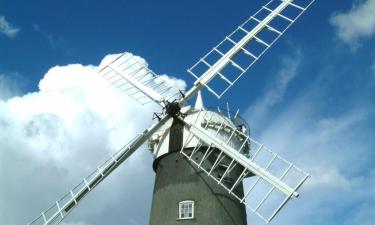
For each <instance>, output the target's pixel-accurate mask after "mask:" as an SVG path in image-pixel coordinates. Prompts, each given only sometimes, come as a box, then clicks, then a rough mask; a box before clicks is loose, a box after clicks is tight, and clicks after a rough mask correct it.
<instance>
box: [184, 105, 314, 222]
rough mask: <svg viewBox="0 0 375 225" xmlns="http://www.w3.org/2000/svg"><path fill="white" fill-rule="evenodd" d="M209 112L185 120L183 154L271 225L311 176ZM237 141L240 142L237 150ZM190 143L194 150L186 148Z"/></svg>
mask: <svg viewBox="0 0 375 225" xmlns="http://www.w3.org/2000/svg"><path fill="white" fill-rule="evenodd" d="M207 112H208V111H201V112H199V113H198V114H196V118H195V119H191V120H189V121H187V120H184V121H185V124H186V126H185V127H186V128H187V129H188V131H189V132H190V133H189V135H188V137H187V138H186V139H185V143H184V144H183V147H182V149H181V153H182V154H183V155H185V156H186V157H187V158H188V159H189V160H190V161H191V162H193V163H194V164H195V165H196V166H197V167H198V168H199V169H202V170H203V171H204V172H205V173H206V174H207V175H208V176H209V177H211V178H212V179H214V180H215V181H216V182H217V183H218V184H219V185H221V186H222V187H224V188H225V189H226V190H227V191H228V192H229V193H230V194H232V195H233V196H235V197H236V198H237V199H238V200H239V201H240V202H242V203H244V204H245V205H246V206H247V207H248V208H249V209H250V210H251V211H252V212H253V213H255V214H256V215H258V216H259V217H260V218H261V219H263V220H264V221H265V222H266V223H269V222H271V220H272V219H273V218H274V217H275V216H276V214H277V213H278V212H279V211H280V210H281V208H282V207H283V206H284V205H285V204H286V203H287V202H288V201H289V200H290V199H291V198H294V197H298V195H299V194H298V192H297V190H298V189H299V187H300V186H301V185H302V184H303V183H304V182H305V181H306V179H307V178H308V177H309V175H308V174H307V173H306V172H304V171H302V170H301V169H300V168H298V167H296V166H295V165H293V164H292V163H291V162H289V161H287V160H285V159H284V158H282V157H281V156H279V155H278V154H276V153H274V152H272V151H271V150H269V149H268V148H267V147H265V146H264V145H262V144H260V143H259V142H257V141H255V140H253V139H252V138H250V137H249V136H248V135H247V134H245V133H243V132H242V131H241V129H238V128H237V127H235V126H233V125H231V124H230V123H228V120H227V119H224V118H223V117H217V116H213V115H215V114H213V113H207ZM198 118H199V119H198ZM193 121H195V122H193ZM197 121H203V122H201V123H200V124H199V122H198V123H197ZM234 141H236V142H239V143H237V146H239V147H238V148H235V147H234V146H233V144H232V143H233V142H234ZM191 142H193V143H195V147H194V148H193V149H189V148H186V146H188V145H189V143H191ZM250 149H251V150H252V151H250ZM202 155H203V156H202ZM223 168H224V169H223ZM249 175H251V176H252V175H255V176H254V177H250V178H247V177H248V176H249ZM245 178H247V179H245ZM241 182H244V183H245V185H244V192H243V193H242V192H238V189H237V188H239V185H240V184H241Z"/></svg>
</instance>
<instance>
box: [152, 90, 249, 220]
mask: <svg viewBox="0 0 375 225" xmlns="http://www.w3.org/2000/svg"><path fill="white" fill-rule="evenodd" d="M185 110H186V117H185V120H187V121H191V122H192V123H195V124H204V123H206V124H204V125H203V126H206V127H207V128H208V130H209V131H210V132H211V133H212V134H215V133H216V132H217V130H216V128H217V127H215V126H216V125H218V124H220V123H221V122H224V123H223V124H224V125H225V126H228V127H236V128H237V129H239V130H243V129H246V125H245V123H243V121H240V119H239V117H238V115H237V116H236V118H233V119H229V118H227V117H225V116H224V115H223V114H221V113H220V112H217V111H211V110H207V109H205V108H204V106H203V102H202V98H201V95H200V93H198V96H197V102H196V104H195V106H194V107H189V108H186V109H185ZM203 115H204V116H203ZM208 117H211V121H207V120H206V121H205V119H206V118H208ZM165 126H166V127H167V128H166V129H161V130H162V132H160V133H157V134H156V135H155V136H154V137H153V138H151V141H150V147H151V150H152V152H153V154H154V155H155V160H154V163H153V168H154V170H155V172H156V179H155V187H154V195H153V203H152V209H151V216H150V225H167V224H176V221H179V222H180V223H182V222H184V221H186V223H189V220H192V221H193V224H215V225H231V224H243V225H245V224H247V222H246V209H245V205H244V204H242V203H241V202H240V201H238V200H237V199H236V198H235V197H234V196H233V195H231V194H230V193H229V192H228V191H227V190H226V189H225V188H224V187H221V186H220V185H218V183H217V182H215V180H213V179H211V178H210V177H208V176H207V175H206V174H204V173H203V172H202V171H201V170H200V169H199V168H204V169H205V170H206V171H208V170H212V171H211V174H212V176H214V177H215V178H216V179H219V180H221V183H222V184H224V185H227V186H230V185H233V184H234V182H235V181H236V180H235V179H237V177H239V176H240V174H241V172H242V171H241V169H243V168H242V167H241V169H240V168H239V167H238V168H234V170H233V171H232V172H231V173H230V174H227V175H226V176H223V175H224V173H225V170H226V169H227V168H228V167H229V165H230V163H231V161H230V160H229V159H228V158H222V159H221V160H220V162H219V161H218V162H216V166H215V167H213V165H214V164H215V161H216V159H218V156H219V154H220V150H219V149H215V148H212V147H211V148H210V147H209V146H208V145H206V144H204V143H199V141H198V139H196V138H194V137H193V136H192V135H191V134H190V133H189V131H188V130H187V129H184V125H183V124H182V123H180V122H179V121H178V120H174V121H171V124H166V125H165ZM218 136H219V137H220V138H221V139H227V140H228V139H229V138H230V133H229V132H226V131H225V130H222V131H220V132H218ZM240 139H241V138H240V137H238V136H237V135H233V137H232V138H231V140H230V141H229V142H228V143H229V145H230V146H233V147H234V148H237V149H239V148H240V147H241V140H240ZM181 150H182V153H183V154H180V151H181ZM243 153H244V154H248V153H249V146H248V145H247V144H246V146H244V148H243ZM196 163H197V164H196ZM233 192H234V193H236V194H237V195H238V196H243V195H244V194H243V188H242V183H241V182H238V184H237V185H236V187H235V188H234V189H233Z"/></svg>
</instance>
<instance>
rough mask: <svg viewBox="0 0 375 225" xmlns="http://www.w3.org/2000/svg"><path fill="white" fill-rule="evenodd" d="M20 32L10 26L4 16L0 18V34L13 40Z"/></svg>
mask: <svg viewBox="0 0 375 225" xmlns="http://www.w3.org/2000/svg"><path fill="white" fill-rule="evenodd" d="M19 32H20V29H19V28H17V27H15V26H13V25H12V24H10V23H9V22H8V21H7V20H6V19H5V17H4V16H0V33H3V34H5V35H6V36H8V37H10V38H14V37H16V36H17V34H18V33H19Z"/></svg>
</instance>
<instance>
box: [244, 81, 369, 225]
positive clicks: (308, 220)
mask: <svg viewBox="0 0 375 225" xmlns="http://www.w3.org/2000/svg"><path fill="white" fill-rule="evenodd" d="M325 75H326V74H324V75H317V77H316V79H315V81H314V82H310V83H309V86H308V87H306V88H304V91H303V94H302V95H301V96H299V97H297V98H294V99H293V98H290V99H288V102H284V103H283V104H285V106H284V107H281V108H279V110H278V112H272V108H265V110H263V111H262V112H257V113H261V114H262V115H257V114H255V115H254V114H249V115H248V118H249V120H248V121H253V118H254V117H255V118H264V117H265V119H263V120H262V123H254V124H255V126H254V124H253V123H251V124H250V125H253V126H252V127H253V129H252V130H253V131H254V132H253V133H257V135H256V136H255V137H254V138H256V139H259V140H260V141H261V142H263V143H264V144H265V145H267V146H268V147H270V149H271V150H274V151H276V152H277V153H280V155H281V156H284V157H285V158H286V159H288V160H291V161H292V162H294V163H296V165H297V166H300V167H302V168H303V169H304V170H306V171H307V172H309V173H310V174H311V178H310V179H309V180H308V181H307V182H306V184H305V185H304V186H302V189H301V190H300V192H301V196H300V198H299V199H297V200H295V201H291V202H290V203H288V205H287V207H286V208H285V209H284V210H283V212H281V214H280V215H279V216H278V218H277V223H280V224H301V225H304V224H306V225H307V224H309V225H311V224H322V223H323V224H338V223H341V224H342V223H344V224H352V223H353V222H352V219H354V220H355V223H356V224H357V223H358V224H370V223H371V222H370V221H372V222H373V221H374V219H375V210H374V209H375V189H374V186H375V178H374V171H375V164H374V163H373V160H372V159H373V158H374V157H375V152H374V151H373V146H375V140H374V139H373V133H374V128H373V127H369V121H371V119H373V118H375V105H374V104H373V102H372V101H371V100H368V101H366V102H367V104H366V105H361V104H360V103H359V102H361V101H364V99H363V98H365V96H362V95H359V96H360V97H359V99H355V100H353V101H349V100H348V101H347V102H346V104H347V105H346V106H345V110H340V113H335V114H334V115H330V113H329V112H331V111H332V109H335V107H336V106H335V105H324V104H322V102H324V101H325V100H326V98H327V96H326V93H325V91H324V90H325V89H326V88H327V87H326V86H325V85H324V84H323V83H322V82H323V80H324V79H322V76H325ZM329 76H332V74H329ZM278 83H279V82H278V81H277V80H276V81H275V82H274V83H271V84H270V86H268V89H266V90H265V92H266V93H267V92H268V91H273V90H274V89H275V87H277V86H278V85H279V84H278ZM335 84H337V83H336V82H335ZM356 100H361V101H356ZM262 101H267V95H265V96H262V97H261V98H260V100H259V102H262ZM257 104H259V103H256V104H255V105H257ZM252 107H254V106H251V108H252ZM372 121H373V120H372ZM248 217H249V224H250V222H251V221H252V219H253V218H252V217H254V216H248ZM349 221H351V222H349ZM253 224H254V223H253ZM256 224H257V223H256ZM259 224H262V223H259Z"/></svg>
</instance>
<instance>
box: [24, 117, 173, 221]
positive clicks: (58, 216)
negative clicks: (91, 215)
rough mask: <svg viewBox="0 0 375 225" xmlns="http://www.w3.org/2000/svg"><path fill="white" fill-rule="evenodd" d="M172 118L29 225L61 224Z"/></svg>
mask: <svg viewBox="0 0 375 225" xmlns="http://www.w3.org/2000/svg"><path fill="white" fill-rule="evenodd" d="M168 119H170V116H168V115H166V116H164V117H163V118H161V120H160V121H159V122H157V123H155V124H154V125H152V126H151V127H150V128H148V129H146V130H145V131H144V132H143V133H141V134H139V135H138V136H137V137H135V138H134V139H133V140H132V141H130V143H128V144H127V145H125V146H124V147H123V148H121V149H120V150H119V151H118V152H117V153H116V154H114V155H113V156H112V157H110V158H109V159H108V160H107V161H106V162H105V163H104V164H102V165H101V166H99V167H98V168H97V169H96V170H95V171H94V172H93V173H91V174H90V175H89V176H87V177H86V178H84V179H83V180H82V182H81V183H79V184H78V185H77V186H76V187H75V188H73V189H72V190H70V191H69V192H68V193H66V194H65V195H64V196H63V197H62V198H61V199H60V200H58V201H56V202H55V203H54V204H52V205H51V207H49V208H48V209H46V210H45V211H43V212H42V213H41V214H40V215H39V216H38V217H37V218H35V219H34V220H33V221H32V222H31V223H28V225H57V224H59V223H60V222H61V221H62V220H63V219H64V218H65V217H66V216H68V214H69V213H70V212H71V211H72V209H73V208H74V207H75V206H77V204H78V203H79V202H80V201H81V200H82V199H83V198H84V197H85V196H86V195H87V194H88V193H89V192H90V191H92V189H94V188H95V187H96V186H97V185H98V184H99V183H101V182H102V181H103V180H104V179H105V178H106V177H107V176H108V175H109V174H111V173H112V172H113V171H114V170H115V169H116V168H117V167H118V166H119V165H121V164H122V163H123V162H124V161H125V160H126V159H127V158H128V157H129V156H130V155H132V154H133V153H134V152H135V151H136V150H137V149H139V147H140V146H141V145H142V144H143V143H144V142H145V141H147V140H148V139H149V138H150V136H151V135H152V134H153V133H154V132H155V131H157V130H158V129H159V128H160V127H161V126H162V125H163V124H164V123H166V121H167V120H168Z"/></svg>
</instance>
